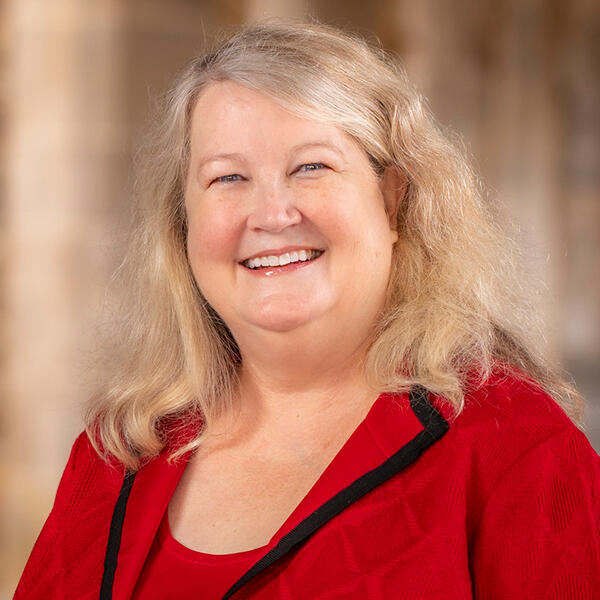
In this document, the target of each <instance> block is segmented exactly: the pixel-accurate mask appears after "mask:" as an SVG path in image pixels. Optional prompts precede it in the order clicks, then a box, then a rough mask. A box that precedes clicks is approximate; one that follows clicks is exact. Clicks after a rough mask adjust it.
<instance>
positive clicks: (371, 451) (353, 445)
mask: <svg viewBox="0 0 600 600" xmlns="http://www.w3.org/2000/svg"><path fill="white" fill-rule="evenodd" d="M386 401H388V402H389V396H380V397H379V398H378V399H377V400H376V402H375V403H374V404H373V406H372V407H371V409H370V411H369V412H368V414H367V416H366V417H365V418H364V419H363V421H362V422H361V423H360V424H359V425H358V427H357V428H356V429H355V430H354V432H353V433H352V435H351V436H350V437H349V438H348V440H347V441H346V443H345V444H344V445H343V446H342V448H341V449H340V450H339V452H338V453H337V454H336V456H335V457H334V458H333V460H332V461H331V462H330V463H329V465H328V466H327V468H326V469H325V471H324V472H323V473H322V474H321V476H320V477H319V479H318V481H317V482H316V483H315V484H314V485H313V487H312V488H311V489H310V490H309V492H308V493H307V495H306V496H305V497H304V499H303V500H302V501H301V502H300V503H299V504H298V506H297V507H296V508H295V509H294V511H293V512H292V513H291V514H290V516H289V517H288V518H287V520H286V521H285V522H284V523H283V525H282V526H281V527H280V528H279V529H278V530H277V532H276V533H275V534H274V535H273V537H272V538H271V540H270V541H269V543H268V544H266V545H265V546H262V547H260V548H254V549H252V550H247V551H245V552H235V553H233V554H206V553H204V552H196V551H194V550H190V549H189V548H187V547H186V546H184V545H182V544H180V543H179V542H178V541H177V540H176V539H175V538H174V537H173V536H172V534H171V530H170V528H169V519H168V516H167V511H165V514H164V516H163V518H162V521H161V524H160V527H159V530H158V532H157V534H156V537H155V538H154V542H153V544H152V547H151V549H150V552H149V554H148V558H147V559H146V563H145V564H144V568H143V570H142V572H141V574H140V577H139V579H138V582H137V586H136V588H135V592H134V594H133V599H134V600H167V599H168V598H184V597H186V595H187V594H189V592H190V590H194V589H195V590H202V598H203V599H204V600H213V599H214V600H220V599H221V598H222V597H223V595H224V594H225V592H227V590H228V589H229V588H230V587H231V586H232V585H233V584H234V583H235V582H236V581H237V580H238V579H239V578H240V577H241V576H242V575H243V574H244V573H245V572H246V571H247V570H248V569H249V568H250V567H251V566H252V565H253V564H254V563H255V562H256V561H257V560H258V559H259V558H260V557H261V556H263V555H264V554H266V553H267V552H268V551H269V550H271V548H273V547H274V546H275V545H276V543H277V542H278V540H279V539H281V537H282V534H283V533H284V530H285V531H289V530H291V529H292V528H293V526H294V525H296V524H297V523H299V522H300V521H302V520H303V519H304V518H306V517H307V516H308V515H310V514H311V513H312V512H313V511H315V510H316V509H317V508H318V507H319V506H321V505H322V504H323V503H324V502H326V501H327V500H328V499H329V497H330V492H331V491H332V490H334V489H341V488H343V487H344V486H345V485H346V484H347V482H348V480H354V479H356V478H357V477H359V476H360V475H361V474H362V473H364V471H365V467H367V466H368V464H369V463H370V462H371V461H375V462H376V461H378V460H380V459H381V454H382V451H381V450H380V449H379V447H378V446H377V444H376V443H375V444H373V443H372V442H373V441H374V440H373V438H372V437H371V434H370V430H369V425H371V426H372V427H375V428H377V427H380V426H384V424H385V420H386V411H385V406H383V405H384V404H385V402H386ZM369 440H371V443H367V442H368V441H369Z"/></svg>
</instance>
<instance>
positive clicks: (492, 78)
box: [0, 0, 600, 600]
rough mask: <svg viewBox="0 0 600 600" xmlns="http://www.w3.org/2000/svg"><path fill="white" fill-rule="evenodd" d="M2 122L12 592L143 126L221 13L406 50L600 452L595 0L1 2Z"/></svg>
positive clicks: (120, 227) (2, 585)
mask: <svg viewBox="0 0 600 600" xmlns="http://www.w3.org/2000/svg"><path fill="white" fill-rule="evenodd" d="M2 9H3V14H2V25H1V26H2V38H1V40H2V50H1V52H2V55H1V60H2V68H3V74H4V77H3V83H2V87H1V90H0V93H1V98H0V102H1V104H0V107H1V109H2V114H3V116H5V117H6V118H5V119H3V126H2V130H1V131H0V136H1V137H0V143H1V152H2V161H1V164H2V166H1V167H0V177H1V181H2V184H3V186H2V187H3V189H2V192H3V193H2V197H1V200H0V228H1V235H0V282H1V286H0V289H1V296H0V303H1V304H0V306H1V314H0V319H1V320H0V323H1V329H0V344H1V345H0V393H1V395H2V403H1V404H0V553H1V560H0V600H2V598H5V597H6V598H8V597H9V595H10V593H11V590H12V589H13V587H14V585H15V583H16V579H17V578H18V575H19V572H20V570H21V569H22V567H23V564H24V561H25V558H26V556H27V554H28V552H29V551H30V548H31V545H32V543H33V540H34V539H35V536H36V534H37V532H38V530H39V528H40V526H41V523H42V521H43V519H44V517H45V515H46V514H47V512H48V510H49V507H50V504H51V501H52V497H53V493H54V490H55V487H56V484H57V481H58V477H59V475H60V471H61V469H62V466H63V465H64V462H65V460H66V457H67V454H68V450H69V447H70V445H71V443H72V441H73V438H74V436H75V435H76V433H77V431H78V430H79V429H80V427H81V422H80V418H79V407H80V404H81V402H82V400H83V399H85V397H86V395H87V393H88V389H89V388H88V383H87V379H86V374H87V372H88V371H89V370H90V369H92V368H93V354H90V348H92V347H93V340H94V337H95V334H94V327H96V325H94V313H95V311H96V309H97V307H98V306H99V304H100V303H101V302H102V299H103V294H104V293H105V288H106V285H107V282H108V279H109V277H110V273H111V271H112V269H113V268H114V267H115V265H116V262H117V260H118V256H119V251H120V248H121V246H122V243H123V241H124V239H125V238H126V235H127V223H128V190H129V187H130V183H131V180H130V162H131V153H132V148H133V144H134V140H135V139H136V137H137V135H138V134H139V132H140V130H141V127H142V124H143V122H144V119H145V117H146V115H147V111H148V105H149V97H151V96H152V95H155V94H157V93H159V92H160V91H161V90H163V89H164V87H165V86H166V85H167V83H168V82H169V81H170V80H171V78H172V76H173V75H174V73H175V72H176V71H177V69H178V68H180V66H181V65H182V64H183V63H184V62H185V60H187V59H188V58H189V57H191V56H192V55H193V54H194V53H195V52H197V51H199V50H201V49H202V48H203V46H204V44H205V42H206V41H207V40H210V39H211V38H212V37H213V36H214V35H215V33H216V32H217V31H218V29H219V27H220V26H222V25H227V24H236V23H240V22H245V21H251V20H254V19H257V18H260V17H262V16H265V15H278V16H292V17H293V16H302V15H305V14H312V15H314V16H317V17H319V18H320V19H322V20H325V21H328V22H331V23H334V24H337V25H339V26H343V27H351V28H352V29H354V30H359V31H363V32H365V33H367V32H369V31H372V32H374V33H375V34H376V35H377V36H378V37H379V38H380V39H381V40H382V41H383V43H384V44H385V45H386V47H388V48H390V49H393V50H395V51H397V52H399V53H400V55H401V56H402V58H403V60H404V61H405V65H406V67H407V69H408V71H409V73H410V74H411V76H412V77H413V79H414V80H415V81H416V82H417V83H418V84H419V85H420V86H421V87H422V89H423V90H424V91H425V93H426V95H428V96H429V97H430V99H431V104H432V106H433V108H434V111H435V112H436V113H437V114H438V116H439V118H440V120H441V121H442V123H443V124H444V125H446V126H448V127H450V128H452V129H454V130H457V131H459V132H460V133H461V134H462V135H463V136H464V137H465V139H466V141H467V143H468V144H469V146H470V149H471V152H472V153H473V155H474V159H475V162H476V164H477V166H478V168H479V169H480V171H481V172H482V174H483V176H484V178H485V180H486V181H487V182H488V184H490V188H491V192H490V195H491V198H492V199H493V200H494V201H498V202H501V203H503V204H504V206H505V210H506V212H507V214H508V215H510V216H511V217H512V218H513V219H514V220H515V221H516V222H517V223H518V224H519V228H520V235H521V238H522V241H523V243H524V244H525V246H526V248H527V251H528V253H529V255H530V256H531V267H532V271H533V272H534V273H536V274H538V275H540V276H541V277H543V279H544V281H545V282H546V286H547V295H546V300H545V302H544V303H543V306H542V307H541V309H542V310H543V311H544V312H545V315H546V316H547V319H548V334H547V337H548V345H549V349H550V351H551V352H552V353H554V354H555V355H556V356H558V357H559V358H560V359H561V360H562V361H563V363H564V364H565V365H566V366H567V368H568V369H569V370H571V372H573V373H574V375H575V377H576V380H577V382H578V384H579V386H580V387H581V389H582V390H583V391H584V392H585V393H586V394H587V395H588V397H589V399H590V400H591V401H592V404H591V408H590V411H589V415H588V432H589V435H590V438H591V439H592V440H593V442H594V443H595V445H596V448H600V409H599V408H597V407H598V404H597V401H598V400H600V375H599V373H598V371H599V369H598V364H599V362H600V334H599V332H600V284H599V275H600V273H598V249H599V248H600V196H599V191H600V166H599V164H598V160H599V159H598V157H599V156H600V131H599V130H600V121H599V117H598V110H597V107H598V105H599V104H600V103H599V100H600V79H599V77H598V72H597V70H595V67H596V65H595V64H594V58H593V57H594V56H598V50H599V49H600V48H599V46H598V41H597V40H598V39H599V38H598V18H599V17H598V11H597V10H595V8H594V3H593V2H592V1H591V0H571V1H570V2H567V1H566V0H565V1H557V0H552V1H545V0H544V1H542V0H526V1H523V0H482V1H480V2H466V0H457V1H455V2H443V1H442V0H423V1H421V2H411V1H409V0H372V1H371V2H369V3H364V2H361V1H359V0H356V1H354V0H346V1H344V2H333V1H327V2H326V1H323V2H317V1H313V2H306V1H303V0H287V1H283V0H247V1H241V0H240V1H237V0H226V1H223V2H210V1H208V0H206V1H198V0H189V1H184V0H176V1H171V2H163V1H159V0H155V1H152V0H136V1H117V0H95V1H84V0H53V1H52V2H47V1H46V0H5V1H4V2H3V4H2Z"/></svg>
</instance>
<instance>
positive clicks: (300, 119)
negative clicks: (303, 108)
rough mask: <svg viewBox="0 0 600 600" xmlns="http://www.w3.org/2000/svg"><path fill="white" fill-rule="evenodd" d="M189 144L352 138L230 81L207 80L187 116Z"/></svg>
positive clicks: (348, 140)
mask: <svg viewBox="0 0 600 600" xmlns="http://www.w3.org/2000/svg"><path fill="white" fill-rule="evenodd" d="M190 126H191V131H190V135H191V139H192V144H193V145H197V144H201V145H202V146H203V147H204V148H207V147H211V146H220V145H222V144H223V143H224V142H230V141H232V140H235V141H237V142H239V143H244V142H248V143H249V142H253V141H257V140H261V139H262V140H265V141H268V138H271V141H273V140H272V138H273V137H274V136H276V137H277V138H278V139H283V140H285V139H290V140H294V142H302V141H306V142H310V141H311V138H318V139H320V140H323V139H326V140H328V141H329V142H331V143H334V144H337V145H341V146H344V145H348V144H350V145H355V144H356V142H355V141H354V140H353V139H352V138H351V137H350V136H348V135H347V134H346V133H345V132H343V131H342V130H341V129H340V128H339V127H337V126H336V125H333V124H330V123H323V122H321V121H316V120H313V119H309V118H307V117H304V116H301V115H299V114H297V113H295V112H292V111H291V110H289V109H288V108H285V107H284V106H282V105H281V104H280V103H278V102H277V101H276V100H275V99H273V98H272V97H270V96H268V95H267V94H263V93H261V92H258V91H256V90H253V89H251V88H249V87H246V86H243V85H240V84H238V83H235V82H232V81H222V82H215V83H211V84H209V85H208V86H207V87H206V88H205V89H204V90H203V91H202V93H201V94H200V96H199V97H198V99H197V101H196V104H195V106H194V108H193V111H192V118H191V125H190Z"/></svg>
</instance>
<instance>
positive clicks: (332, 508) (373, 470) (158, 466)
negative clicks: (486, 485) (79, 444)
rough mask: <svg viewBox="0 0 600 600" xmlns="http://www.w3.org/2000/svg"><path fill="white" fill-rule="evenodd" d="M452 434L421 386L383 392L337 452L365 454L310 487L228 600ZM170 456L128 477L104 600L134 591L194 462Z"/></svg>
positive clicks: (115, 521) (116, 516)
mask: <svg viewBox="0 0 600 600" xmlns="http://www.w3.org/2000/svg"><path fill="white" fill-rule="evenodd" d="M447 430H448V423H447V421H446V419H445V418H444V416H442V414H441V413H440V412H439V411H438V410H437V409H436V408H435V407H434V406H433V405H432V404H431V402H430V401H429V397H428V393H427V391H426V390H424V389H423V388H415V389H413V390H412V391H411V393H410V395H408V394H401V395H400V394H382V395H381V396H380V397H379V399H378V400H377V402H376V403H375V404H374V405H373V406H372V407H371V410H370V411H369V413H368V415H367V416H366V418H365V420H364V421H363V423H361V425H360V426H359V428H358V429H357V430H356V431H355V433H354V434H353V436H352V437H351V440H349V442H348V443H347V444H346V445H345V446H344V447H343V448H342V449H341V450H340V453H342V452H344V451H348V447H347V446H348V444H349V443H350V444H357V443H358V445H359V446H360V453H358V454H353V455H352V461H351V462H350V463H348V468H344V469H341V470H340V469H337V470H335V468H333V469H332V468H331V467H332V466H334V462H335V460H334V462H332V464H331V465H330V466H329V467H328V468H327V469H326V470H325V472H324V473H323V474H322V475H321V477H320V478H319V480H318V481H317V482H316V483H315V485H314V486H313V488H312V489H311V498H312V501H311V502H310V503H308V502H305V501H303V502H301V503H300V504H299V505H298V507H297V509H296V510H295V511H294V512H293V513H292V514H291V515H290V517H289V518H288V520H287V521H286V522H285V523H284V525H283V526H282V528H281V529H280V530H279V531H278V532H277V534H276V535H275V536H274V537H273V538H272V539H271V541H270V543H269V544H268V545H267V547H266V549H265V554H264V555H263V556H262V557H261V558H260V560H258V561H257V562H256V563H255V564H254V565H253V566H252V567H251V568H250V569H249V570H248V571H247V572H246V573H244V575H243V576H242V577H241V578H240V579H239V580H238V581H237V582H235V584H234V585H233V586H232V587H231V588H230V589H229V590H228V592H227V593H226V594H225V596H224V597H223V600H226V599H227V598H230V597H231V596H232V595H233V594H235V592H237V591H238V590H239V589H240V588H241V587H242V586H243V585H244V584H246V583H247V582H248V581H250V580H251V579H253V578H254V577H256V576H257V575H258V574H259V573H261V572H262V571H264V570H265V569H267V568H268V567H269V566H270V565H272V564H273V563H274V562H276V561H277V560H279V559H280V558H281V557H283V556H284V555H285V554H287V553H288V552H289V551H290V550H292V549H293V548H294V547H295V546H297V545H299V544H301V543H302V542H304V541H305V540H306V539H307V538H308V537H309V536H311V535H312V534H313V533H314V532H315V531H317V530H318V529H319V528H320V527H322V526H323V525H325V524H326V523H327V522H328V521H330V520H331V519H333V518H334V517H335V516H336V515H338V514H339V513H340V512H342V511H343V510H344V509H345V508H347V507H348V506H350V505H351V504H353V503H354V502H356V501H357V500H358V499H360V498H361V497H363V496H364V495H365V494H367V493H368V492H370V491H371V490H373V489H374V488H376V487H377V486H379V485H381V484H382V483H384V482H385V481H387V480H388V479H390V478H391V477H393V476H394V475H395V474H397V473H398V472H400V471H401V470H402V469H404V468H406V467H407V466H408V465H410V464H411V463H413V462H414V461H415V460H416V459H417V458H418V457H419V455H420V454H421V453H422V452H423V451H424V450H426V449H427V448H428V447H429V446H430V445H431V444H433V443H434V442H435V441H437V440H438V439H440V438H441V437H442V436H443V435H444V434H445V433H446V431H447ZM355 447H356V446H355ZM340 453H338V456H339V454H340ZM167 455H168V453H167V452H163V454H161V456H159V457H158V458H157V459H155V460H153V461H151V462H150V463H148V464H147V465H146V466H145V467H143V468H142V469H140V470H139V471H138V472H137V473H136V474H135V475H133V474H130V475H127V476H126V477H125V479H124V482H123V486H122V488H121V492H120V494H119V498H118V500H117V503H116V505H115V509H114V512H113V517H112V521H111V527H110V535H109V543H108V548H107V552H106V557H105V564H104V575H103V580H102V592H101V596H100V600H111V599H112V600H125V599H128V598H130V597H131V595H132V593H133V590H134V588H135V585H136V582H137V579H138V577H139V574H140V572H141V570H142V568H143V565H144V561H145V560H146V556H147V555H148V552H149V550H150V547H151V546H152V543H153V541H154V537H155V535H156V532H157V530H158V527H159V525H160V522H161V520H162V518H163V515H164V512H165V510H166V509H167V506H168V504H169V500H170V499H171V496H172V495H173V492H174V491H175V488H176V486H177V483H178V482H179V478H180V477H181V475H182V473H183V470H184V468H185V465H186V463H187V461H188V459H189V454H188V455H186V456H184V457H182V458H181V459H180V460H178V461H177V462H175V463H169V462H168V461H167ZM336 458H337V457H336ZM315 498H316V499H317V505H318V508H317V509H316V510H315V509H314V501H315Z"/></svg>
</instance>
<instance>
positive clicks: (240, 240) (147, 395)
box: [16, 24, 600, 599]
mask: <svg viewBox="0 0 600 600" xmlns="http://www.w3.org/2000/svg"><path fill="white" fill-rule="evenodd" d="M162 123H163V124H162V126H161V127H160V128H159V130H158V132H157V135H156V136H155V138H153V140H152V141H151V143H149V144H148V148H149V152H148V153H147V156H146V157H145V159H144V160H143V161H142V164H143V168H144V169H145V178H143V181H144V182H145V186H144V187H142V189H141V191H140V199H141V204H140V211H139V214H138V221H139V232H138V235H137V238H136V242H135V244H134V246H133V248H132V251H131V255H130V260H129V270H127V271H125V275H126V278H127V280H128V281H130V282H131V284H132V288H133V289H135V290H136V293H137V296H136V302H135V304H133V305H130V307H129V308H128V310H127V311H124V313H123V314H124V315H125V316H124V319H123V323H122V327H121V329H120V330H119V334H118V339H119V342H120V349H121V352H120V353H116V352H114V356H115V360H114V362H113V364H111V365H110V367H111V369H112V373H113V374H112V376H111V377H107V378H106V381H107V382H108V383H107V384H106V385H105V386H104V388H103V389H102V390H100V392H99V393H98V394H97V396H96V397H95V399H94V402H93V403H92V405H91V409H90V412H89V415H88V420H87V423H88V426H87V431H86V433H83V434H82V435H81V436H80V437H79V438H78V440H77V441H76V442H75V445H74V447H73V451H72V454H71V457H70V459H69V463H68V465H67V468H66V470H65V474H64V476H63V478H62V480H61V483H60V486H59V490H58V493H57V499H56V502H55V506H54V508H53V510H52V512H51V514H50V516H49V518H48V521H47V523H46V525H45V526H44V529H43V531H42V533H41V535H40V538H39V539H38V542H37V544H36V546H35V548H34V550H33V553H32V556H31V558H30V560H29V563H28V565H27V567H26V569H25V572H24V574H23V577H22V580H21V583H20V585H19V588H18V590H17V593H16V598H19V599H24V598H41V597H43V598H92V597H93V598H96V597H98V595H100V597H101V598H115V599H116V598H119V599H121V598H144V599H152V598H161V599H165V598H187V597H190V598H192V597H194V598H197V597H201V598H230V597H233V598H302V599H303V598H471V597H476V598H486V599H487V598H506V599H508V598H510V599H515V598H592V597H598V593H599V591H600V577H599V573H600V516H599V513H600V511H599V507H600V506H599V505H600V463H599V459H598V456H597V455H596V454H595V453H594V451H593V450H592V449H591V447H590V445H589V443H588V442H587V440H586V438H585V436H584V435H583V434H582V433H581V432H580V431H579V430H578V429H577V427H576V426H575V425H574V424H573V421H572V420H571V419H573V420H574V421H575V422H577V420H578V419H579V418H580V401H579V398H578V396H577V394H576V392H574V391H573V390H572V388H571V387H570V386H569V385H568V384H567V383H565V382H563V381H562V380H561V378H560V376H559V375H558V374H557V373H556V372H555V371H554V370H553V369H552V368H551V367H550V366H549V364H548V363H547V362H546V361H545V360H544V359H543V358H542V357H540V356H539V355H538V353H537V352H536V351H535V348H534V344H533V342H532V341H531V340H532V334H531V326H532V310H531V308H530V304H531V297H530V296H528V295H527V293H526V292H525V287H524V285H523V279H522V278H520V276H519V274H518V272H517V270H515V268H514V262H515V253H514V252H513V251H512V250H511V249H510V244H509V243H508V241H507V240H506V239H505V237H504V236H503V235H502V234H501V233H500V232H499V230H498V228H497V226H496V225H495V221H494V219H493V218H492V216H491V215H490V213H489V212H488V209H487V208H486V207H485V206H484V204H483V203H482V200H481V198H480V196H479V194H478V191H477V187H476V183H475V179H474V176H473V174H472V173H471V171H470V170H469V168H468V166H467V165H466V163H465V160H464V159H463V157H462V156H461V155H460V153H459V152H458V151H457V150H456V148H454V147H453V146H452V145H450V144H449V143H448V142H447V141H446V140H445V139H444V138H443V137H442V135H441V134H440V132H439V131H438V129H437V128H436V126H435V124H434V122H433V120H432V118H431V117H430V115H429V114H428V113H427V111H426V110H425V108H424V106H423V103H422V101H421V99H420V98H419V96H418V95H417V94H416V92H415V91H414V90H413V89H412V88H411V86H410V85H409V83H408V82H407V81H406V79H405V77H404V75H403V74H402V73H401V72H400V71H399V69H398V68H397V67H396V66H395V65H394V63H393V61H391V60H390V59H388V58H387V57H386V56H385V55H384V53H383V52H382V51H380V50H379V49H377V48H372V47H370V46H369V45H367V44H366V43H365V42H363V41H361V40H359V39H355V38H353V37H352V36H349V35H346V34H342V33H341V32H339V31H337V30H334V29H332V28H328V27H325V26H319V25H309V26H299V25H286V24H262V25H256V26H251V27H247V28H245V29H242V30H241V31H240V32H239V33H237V34H236V35H234V36H232V37H231V38H230V39H228V40H227V41H225V42H224V43H222V44H221V45H220V46H218V47H217V48H216V49H215V50H214V51H213V52H212V53H210V54H208V55H206V56H203V57H201V58H198V59H197V60H195V61H194V62H193V63H192V64H191V66H190V67H189V68H188V69H187V71H185V72H184V73H183V75H182V76H181V77H180V79H179V80H178V82H177V83H176V85H175V86H174V88H173V90H172V92H171V94H170V96H169V98H168V107H167V112H166V113H165V118H164V119H163V121H162Z"/></svg>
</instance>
